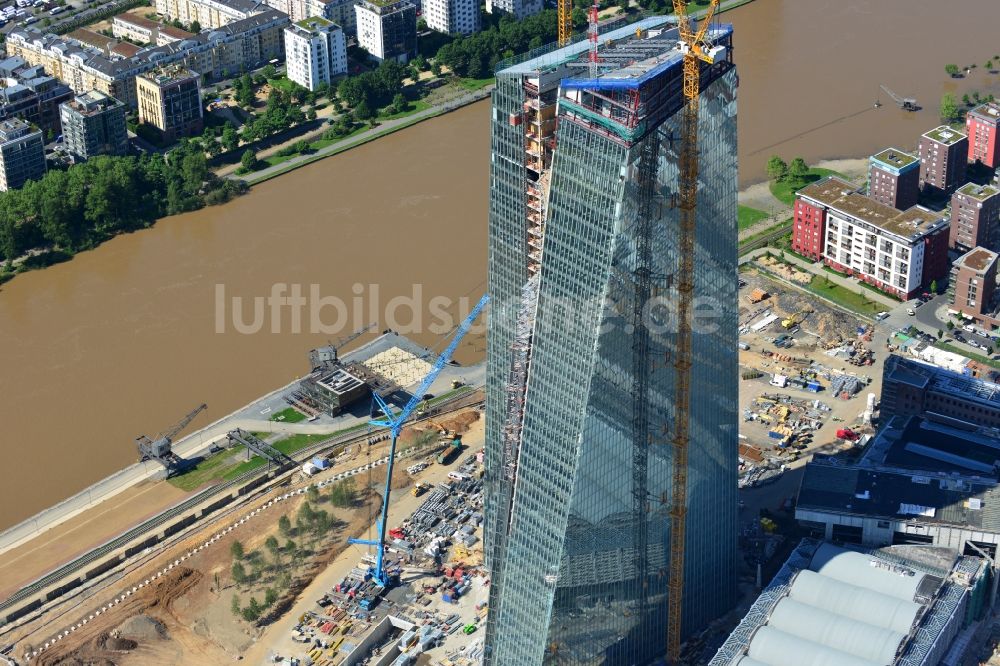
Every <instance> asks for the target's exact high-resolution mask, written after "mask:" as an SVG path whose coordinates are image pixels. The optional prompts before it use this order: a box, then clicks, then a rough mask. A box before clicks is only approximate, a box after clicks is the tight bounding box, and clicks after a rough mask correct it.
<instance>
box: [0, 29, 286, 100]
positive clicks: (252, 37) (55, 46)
mask: <svg viewBox="0 0 1000 666" xmlns="http://www.w3.org/2000/svg"><path fill="white" fill-rule="evenodd" d="M287 25H288V17H287V16H286V15H284V14H282V13H281V12H279V11H276V10H274V9H267V10H266V11H262V12H260V13H258V14H254V15H253V16H250V17H249V18H246V19H243V20H240V21H234V22H233V23H229V24H228V25H226V26H225V27H222V28H219V29H217V30H212V31H205V32H202V33H200V34H198V35H194V36H193V37H191V38H190V39H184V40H180V41H176V42H172V43H170V44H165V45H164V46H158V47H155V48H147V49H143V50H142V51H139V52H138V53H136V54H135V55H133V56H131V57H124V58H120V57H116V58H108V57H106V56H105V55H104V54H103V53H101V52H100V51H98V50H97V49H94V48H91V47H87V46H85V45H83V44H81V43H80V42H77V41H76V40H73V39H69V38H66V37H61V36H59V35H54V34H51V33H42V32H41V31H39V30H37V29H36V28H32V27H28V28H19V29H17V30H12V31H11V32H10V33H9V34H8V36H7V41H6V42H5V48H6V50H7V55H8V56H18V57H20V58H22V59H23V60H24V61H25V62H27V63H29V64H32V65H41V66H43V67H45V69H46V70H47V71H48V72H50V73H51V74H52V76H54V77H56V78H57V79H59V80H60V81H63V82H64V83H65V84H66V85H68V86H69V87H70V88H71V89H72V90H73V92H75V93H78V94H82V93H86V92H88V91H90V90H99V91H100V92H102V93H104V94H105V95H108V96H110V97H114V98H116V99H119V100H121V101H122V102H124V103H125V104H127V105H129V106H130V107H133V108H134V107H136V106H137V105H138V102H137V100H136V85H135V77H136V76H138V75H139V74H142V73H144V72H149V71H151V70H153V69H155V68H156V67H157V66H160V65H171V64H179V65H182V66H184V67H187V68H188V69H192V70H194V71H196V72H200V73H201V74H202V76H205V77H207V78H220V77H223V76H228V75H230V74H235V73H237V72H240V71H242V70H245V69H247V70H249V69H253V68H254V67H258V66H260V65H263V64H264V63H266V62H268V61H269V60H271V59H274V58H280V57H282V56H283V55H284V39H283V31H284V28H285V26H287Z"/></svg>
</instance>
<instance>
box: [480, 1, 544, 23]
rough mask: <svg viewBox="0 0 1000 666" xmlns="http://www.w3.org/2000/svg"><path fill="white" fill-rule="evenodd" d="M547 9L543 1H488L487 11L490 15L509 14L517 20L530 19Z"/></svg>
mask: <svg viewBox="0 0 1000 666" xmlns="http://www.w3.org/2000/svg"><path fill="white" fill-rule="evenodd" d="M544 8H545V3H544V2H542V0H486V11H487V12H489V13H490V14H509V15H511V16H512V17H514V19H515V20H517V21H520V20H521V19H525V18H528V17H529V16H532V15H534V14H537V13H538V12H540V11H542V9H544Z"/></svg>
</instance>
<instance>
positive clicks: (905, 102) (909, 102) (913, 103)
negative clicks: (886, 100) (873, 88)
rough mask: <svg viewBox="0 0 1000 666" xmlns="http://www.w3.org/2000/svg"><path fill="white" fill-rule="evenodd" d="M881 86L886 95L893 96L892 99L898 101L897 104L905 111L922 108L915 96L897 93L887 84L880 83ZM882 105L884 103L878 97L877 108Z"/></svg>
mask: <svg viewBox="0 0 1000 666" xmlns="http://www.w3.org/2000/svg"><path fill="white" fill-rule="evenodd" d="M879 88H881V89H882V91H883V92H884V93H885V94H886V95H888V96H889V97H891V98H892V101H894V102H895V103H896V105H897V106H898V107H899V108H901V109H902V110H903V111H919V110H920V105H919V104H917V100H916V99H914V98H913V97H900V96H899V95H897V94H896V93H894V92H893V91H891V90H889V87H888V86H885V85H879ZM880 106H882V103H881V102H880V101H878V99H876V100H875V108H878V107H880Z"/></svg>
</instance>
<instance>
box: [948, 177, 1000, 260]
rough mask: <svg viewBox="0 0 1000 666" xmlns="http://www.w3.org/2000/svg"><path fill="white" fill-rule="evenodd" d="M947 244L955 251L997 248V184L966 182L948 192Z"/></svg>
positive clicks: (999, 243) (999, 219)
mask: <svg viewBox="0 0 1000 666" xmlns="http://www.w3.org/2000/svg"><path fill="white" fill-rule="evenodd" d="M948 245H949V246H950V247H951V248H952V249H954V250H958V251H959V252H968V251H969V250H971V249H972V248H974V247H977V246H982V247H985V248H988V249H990V250H1000V188H997V187H996V186H994V185H977V184H975V183H966V184H965V185H963V186H962V187H960V188H959V189H957V190H956V191H955V193H954V194H953V195H951V233H950V236H949V240H948Z"/></svg>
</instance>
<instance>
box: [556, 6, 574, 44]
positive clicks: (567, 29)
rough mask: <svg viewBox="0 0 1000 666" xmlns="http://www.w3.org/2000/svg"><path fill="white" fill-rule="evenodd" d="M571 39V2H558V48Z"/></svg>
mask: <svg viewBox="0 0 1000 666" xmlns="http://www.w3.org/2000/svg"><path fill="white" fill-rule="evenodd" d="M572 37H573V0H559V46H566V45H567V44H569V40H570V39H571V38H572Z"/></svg>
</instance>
